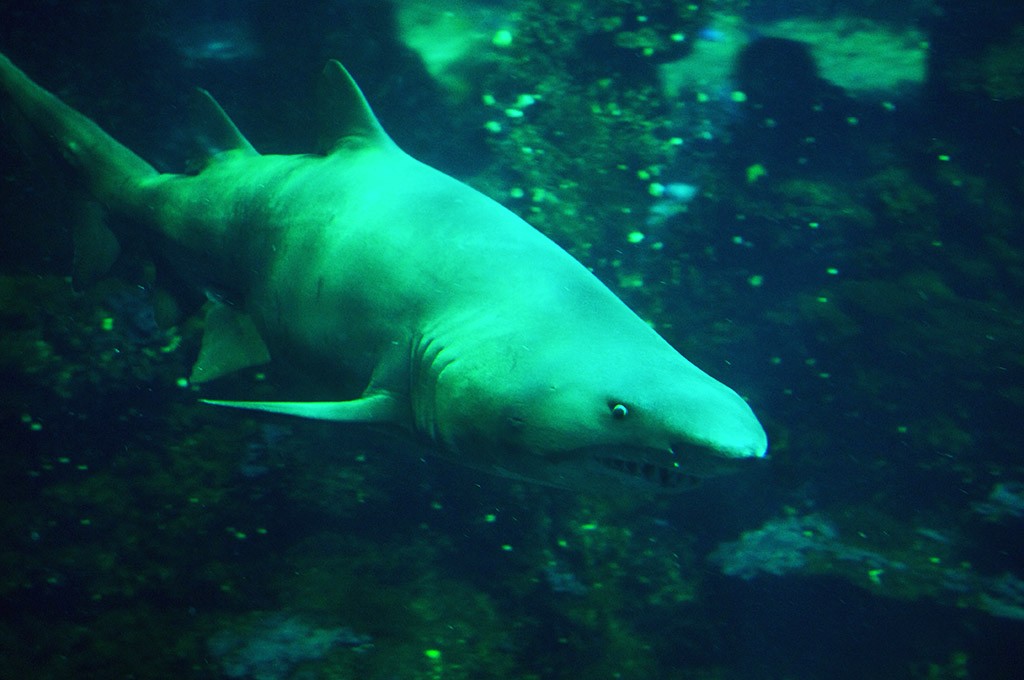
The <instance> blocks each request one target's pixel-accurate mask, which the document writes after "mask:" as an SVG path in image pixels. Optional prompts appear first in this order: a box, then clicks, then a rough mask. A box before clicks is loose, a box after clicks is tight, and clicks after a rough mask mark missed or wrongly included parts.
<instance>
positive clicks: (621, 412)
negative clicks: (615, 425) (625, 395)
mask: <svg viewBox="0 0 1024 680" xmlns="http://www.w3.org/2000/svg"><path fill="white" fill-rule="evenodd" d="M628 414H629V409H628V408H626V405H625V404H612V418H615V420H622V419H623V418H625V417H626V416H627V415H628Z"/></svg>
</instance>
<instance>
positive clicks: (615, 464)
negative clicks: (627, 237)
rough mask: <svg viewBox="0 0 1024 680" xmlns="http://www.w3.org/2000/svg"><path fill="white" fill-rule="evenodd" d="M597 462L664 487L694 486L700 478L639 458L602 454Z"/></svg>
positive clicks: (681, 487) (618, 471) (698, 482)
mask: <svg viewBox="0 0 1024 680" xmlns="http://www.w3.org/2000/svg"><path fill="white" fill-rule="evenodd" d="M596 460H597V462H598V463H600V464H601V465H603V466H605V467H606V468H608V469H610V470H613V471H615V472H617V473H619V474H623V475H628V476H630V477H633V478H635V479H639V480H643V481H645V482H647V483H649V484H652V485H655V486H658V487H661V488H662V489H683V488H692V487H694V486H697V485H698V484H700V478H699V477H696V476H694V475H690V474H687V473H685V472H681V471H679V470H676V469H673V468H670V467H665V466H662V465H655V464H654V463H647V462H643V461H637V460H627V459H624V458H612V457H605V456H600V457H598V458H596Z"/></svg>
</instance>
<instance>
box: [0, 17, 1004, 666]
mask: <svg viewBox="0 0 1024 680" xmlns="http://www.w3.org/2000/svg"><path fill="white" fill-rule="evenodd" d="M0 50H2V51H3V52H4V53H6V54H7V55H8V56H10V57H11V58H12V60H13V61H14V62H15V63H16V64H18V65H19V66H20V67H21V68H23V69H24V70H25V71H26V72H27V73H28V74H29V75H30V76H32V77H33V78H35V79H36V80H37V81H38V82H40V84H42V85H43V86H44V87H47V88H48V89H50V90H51V91H53V92H55V93H56V94H58V95H59V96H60V97H62V98H63V99H64V100H65V101H67V102H68V103H69V104H71V105H73V106H75V107H76V108H78V109H79V110H81V111H83V112H84V113H86V114H87V115H89V116H90V117H92V118H93V119H94V120H96V121H97V122H98V123H99V124H100V125H102V126H103V127H104V128H105V129H106V130H108V131H109V132H111V133H112V134H113V135H114V136H115V137H116V138H117V139H118V140H120V141H121V142H123V143H125V144H126V145H127V146H128V147H130V148H132V149H134V150H135V151H137V152H139V153H140V154H141V155H142V156H143V157H144V158H146V159H147V160H148V161H150V162H151V163H153V164H154V165H155V166H157V167H158V168H159V169H161V170H167V171H180V170H182V169H183V168H185V167H186V166H187V163H188V159H189V150H190V145H191V143H192V133H191V132H190V129H189V124H188V116H187V105H186V101H187V98H188V96H189V93H190V92H191V90H192V88H194V87H195V86H197V85H198V86H202V87H204V88H206V89H208V90H210V91H211V92H212V93H213V94H214V95H215V96H216V97H217V99H218V100H219V101H220V102H221V104H222V105H223V106H224V108H225V109H226V110H227V111H228V112H229V113H230V115H231V116H232V118H233V119H234V120H235V121H236V123H237V124H238V126H239V128H240V129H241V130H242V131H243V132H244V133H245V134H246V136H247V137H248V138H249V139H250V140H251V141H252V142H253V144H254V145H255V146H256V148H257V149H259V150H261V151H263V152H274V153H304V152H309V151H311V150H313V149H315V148H316V136H317V131H316V126H315V125H313V124H312V121H313V120H314V119H315V104H314V101H315V82H316V76H317V75H318V73H319V72H320V69H321V68H322V66H323V64H324V63H325V62H326V60H327V59H329V58H337V59H339V60H341V61H342V62H343V63H344V64H345V65H346V66H347V67H348V69H349V70H350V71H351V72H352V73H353V75H354V76H355V78H356V80H357V81H358V82H359V83H360V85H361V87H362V88H363V90H364V92H365V94H366V96H367V98H368V99H369V101H370V102H371V104H372V105H373V107H374V109H375V111H376V113H377V114H378V116H379V117H380V119H381V122H382V123H383V125H384V127H385V129H387V130H388V132H389V133H390V134H391V135H392V137H393V138H394V139H395V140H396V141H397V142H398V144H399V145H400V146H402V147H403V148H404V149H405V150H406V151H408V152H409V153H410V154H412V155H413V156H414V157H416V158H418V159H420V160H423V161H425V162H427V163H429V164H431V165H433V166H435V167H438V168H440V169H442V170H443V171H445V172H447V173H449V174H452V175H453V176H455V177H457V178H459V179H461V180H463V181H465V182H467V183H469V184H470V185H472V186H474V187H476V188H478V189H480V190H481V191H483V192H484V193H486V194H488V195H490V196H492V197H494V198H496V199H498V200H499V201H500V202H502V203H503V204H504V205H505V206H507V207H508V208H510V209H511V210H513V211H515V212H516V213H518V214H520V215H521V216H522V217H524V218H525V219H526V220H527V221H529V222H530V223H531V224H533V225H534V226H536V227H537V228H538V229H540V230H541V231H543V232H544V233H545V234H547V235H548V236H550V237H551V238H553V239H554V240H555V241H556V242H558V243H559V244H560V245H561V246H563V247H564V248H566V249H567V250H568V251H570V252H571V253H572V254H573V255H574V256H576V257H577V258H578V259H579V260H581V261H582V262H583V263H584V264H586V265H587V266H588V267H590V268H591V269H592V270H593V271H594V272H595V273H596V274H597V275H598V276H599V277H600V278H601V279H602V280H603V281H604V282H605V283H607V284H608V285H609V286H610V287H611V288H612V289H613V290H614V291H615V292H616V294H618V295H619V296H620V297H622V298H623V299H624V300H625V301H626V302H627V303H628V304H629V305H630V306H631V307H632V308H633V309H634V310H636V311H637V312H638V313H639V314H640V315H641V316H642V317H643V318H645V319H647V320H649V321H650V322H651V323H652V324H653V325H654V326H655V327H656V328H657V329H658V331H659V332H660V333H661V334H662V335H663V336H664V337H666V338H667V339H668V340H669V341H670V342H671V343H672V344H673V345H674V346H675V347H676V348H677V349H679V350H680V351H681V352H682V353H683V354H684V355H685V356H686V357H687V358H689V359H690V360H692V361H693V362H694V363H696V364H697V365H698V366H700V367H701V368H703V369H705V370H706V371H708V372H709V373H710V374H711V375H713V376H715V377H716V378H718V379H720V380H722V381H723V382H725V383H726V384H728V385H730V386H732V387H733V388H735V389H737V391H739V392H740V393H741V394H742V395H743V396H744V397H746V398H747V399H748V400H749V402H750V404H751V406H752V407H753V408H754V410H755V412H756V413H757V414H758V416H759V418H760V419H761V421H762V422H763V423H764V425H765V428H766V429H767V431H768V434H769V439H770V442H771V444H770V456H769V459H768V460H767V461H753V462H751V464H750V465H749V466H747V468H746V469H745V470H744V471H742V472H739V473H737V474H735V475H732V476H728V477H721V478H717V479H714V480H710V481H708V482H706V483H705V484H704V485H703V486H701V487H699V488H697V489H694V490H691V491H688V492H686V493H683V494H680V495H671V496H658V497H632V496H630V495H629V494H626V493H624V494H621V495H619V496H612V497H609V496H604V495H589V494H585V493H578V492H571V491H564V490H557V489H548V488H544V487H539V486H532V485H527V484H522V483H519V482H515V481H511V480H508V479H502V478H499V477H492V476H488V475H485V474H483V473H478V472H475V471H473V470H469V469H464V468H461V467H458V466H455V465H451V464H449V463H446V462H443V461H440V460H437V459H434V458H431V457H429V456H424V455H423V453H422V451H419V450H415V449H412V448H411V447H410V446H408V445H407V444H405V443H404V442H402V441H392V440H391V439H389V438H382V437H381V436H380V435H379V434H378V433H374V432H372V431H368V430H360V429H357V428H345V427H339V426H336V425H331V424H325V423H316V422H306V421H296V420H289V419H285V418H280V417H272V416H260V415H251V414H246V413H240V412H235V411H227V412H226V411H223V410H218V409H212V408H210V407H208V406H204V405H202V404H199V403H198V402H197V399H198V397H199V396H201V393H200V392H199V391H198V390H196V389H193V388H192V387H190V386H189V385H188V384H187V382H186V381H185V380H184V376H187V375H188V373H189V369H190V366H191V364H192V362H193V361H194V360H195V356H196V353H197V351H198V347H199V337H200V335H201V320H200V317H199V316H198V314H197V311H198V303H199V302H201V299H198V297H197V295H196V293H195V291H192V290H190V289H188V288H187V286H185V284H183V283H182V282H181V281H179V280H176V279H175V278H174V277H173V276H172V275H171V274H170V273H169V272H167V271H165V269H166V268H161V267H159V266H154V265H153V264H152V261H151V260H150V258H149V255H148V253H147V252H146V249H145V244H140V245H139V246H138V247H137V248H135V249H133V250H131V251H130V252H128V253H126V255H125V257H123V258H122V262H121V263H119V265H118V268H117V269H116V270H115V272H114V273H113V275H112V276H111V277H109V278H107V279H105V280H103V281H101V282H100V283H98V284H97V285H95V286H92V287H90V288H88V289H86V290H83V291H74V290H73V289H72V287H71V283H70V279H69V278H68V276H69V273H70V269H71V259H72V245H71V237H70V231H71V228H72V225H73V224H75V220H76V219H81V216H78V215H76V214H75V211H74V208H73V206H74V201H73V193H74V191H73V190H72V188H70V185H69V182H68V177H67V172H66V170H65V169H64V168H62V167H61V166H60V165H59V164H56V163H53V162H52V161H50V160H49V159H48V158H44V157H42V156H40V155H39V154H33V153H31V152H26V151H23V150H22V149H21V148H20V147H19V146H18V145H17V144H16V143H15V141H14V140H15V136H14V135H12V134H7V133H8V132H12V131H11V130H8V129H7V128H6V127H5V126H0V129H4V132H3V133H0V170H2V174H0V539H2V543H0V546H2V547H0V677H2V678H225V677H226V678H255V679H258V680H273V679H284V678H303V679H306V678H367V679H374V680H376V679H381V680H384V679H391V678H400V679H414V678H417V679H418V678H423V679H428V678H429V679H432V680H440V679H442V678H444V679H445V680H455V679H458V678H524V679H526V678H667V679H684V678H685V679H689V678H694V679H700V680H714V679H718V678H722V679H733V678H739V679H745V678H779V679H783V678H786V679H812V678H922V679H925V678H927V679H934V680H946V679H953V678H1020V677H1024V670H1022V668H1024V665H1022V660H1024V651H1022V650H1024V458H1022V454H1021V440H1022V437H1021V435H1022V433H1024V427H1022V424H1021V419H1022V415H1024V408H1022V407H1024V309H1022V304H1021V303H1022V293H1024V231H1022V225H1024V220H1022V216H1024V132H1022V126H1024V7H1022V6H1021V5H1019V3H1012V2H995V1H993V2H954V1H953V0H927V1H926V0H908V1H907V2H904V3H893V2H877V1H874V0H846V1H845V2H840V1H836V2H822V1H814V2H812V1H811V0H788V1H775V0H749V1H745V2H741V1H728V0H718V1H715V2H685V1H677V0H648V1H644V2H641V1H633V0H589V1H586V2H580V1H574V0H566V1H558V0H491V1H487V0H463V1H461V2H439V1H431V0H395V1H394V2H386V1H384V0H376V1H373V2H370V1H356V0H348V1H346V0H333V1H329V0H309V1H304V2H298V3H282V2H269V1H266V0H232V1H228V2H219V3H213V2H209V1H207V2H197V1H193V0H185V1H176V2H169V1H167V0H152V1H144V0H137V1H129V2H116V3H115V2H70V1H65V2H60V1H58V0H50V1H48V2H39V1H33V2H28V1H21V0H0ZM401 190H402V187H400V186H396V187H394V191H396V192H399V191H401ZM394 256H395V258H400V257H401V253H395V254H394ZM285 380H286V376H284V375H281V374H279V373H275V367H274V366H272V365H271V366H267V367H264V368H261V369H260V370H254V371H247V372H245V374H244V375H241V376H239V377H238V378H231V379H227V381H226V382H227V384H226V387H223V388H222V389H224V390H225V392H230V390H231V385H232V381H235V383H234V384H236V385H239V386H247V385H251V384H253V383H254V382H258V383H266V384H267V385H275V384H277V383H281V382H284V381H285Z"/></svg>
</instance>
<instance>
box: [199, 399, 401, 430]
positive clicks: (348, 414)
mask: <svg viewBox="0 0 1024 680" xmlns="http://www.w3.org/2000/svg"><path fill="white" fill-rule="evenodd" d="M200 401H202V402H203V403H204V404H213V405H214V406H228V407H230V408H244V409H249V410H252V411H266V412H267V413H281V414H284V415H287V416H299V417H300V418H313V419H316V420H334V421H343V422H363V423H390V422H399V420H400V407H399V404H398V400H397V399H395V397H394V396H393V395H391V394H389V393H386V392H378V393H376V394H373V395H370V396H365V397H361V398H359V399H352V400H350V401H220V400H218V399H200Z"/></svg>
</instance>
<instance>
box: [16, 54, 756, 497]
mask: <svg viewBox="0 0 1024 680" xmlns="http://www.w3.org/2000/svg"><path fill="white" fill-rule="evenodd" d="M323 81H324V92H325V102H326V104H325V111H326V113H327V115H326V120H327V123H326V125H325V134H324V144H323V148H322V150H321V151H322V152H321V153H320V154H317V155H303V156H272V155H260V154H259V153H257V152H256V151H255V150H254V149H253V148H252V146H251V145H250V144H249V143H248V142H247V141H246V140H245V139H244V138H243V137H242V135H241V134H240V133H239V132H238V130H237V129H236V128H235V126H234V125H233V124H232V123H231V121H230V120H229V119H228V118H227V116H226V115H224V113H223V111H222V110H221V109H220V107H219V106H217V104H216V103H215V102H214V101H213V100H212V98H210V97H209V95H208V94H206V93H203V92H201V93H200V95H199V103H200V110H201V111H204V112H205V118H206V119H207V125H206V127H207V139H208V141H210V142H211V144H212V145H213V146H214V147H215V148H214V149H213V151H214V152H213V153H211V156H210V158H209V159H208V161H207V163H206V165H205V167H204V168H203V169H202V170H201V171H200V172H198V173H197V174H194V175H177V174H166V173H158V172H157V171H156V170H154V169H153V168H152V167H151V166H150V165H148V164H147V163H146V162H145V161H143V160H142V159H140V158H139V157H138V156H136V155H135V154H134V153H132V152H131V151H129V150H128V149H126V148H125V147H123V146H122V145H120V144H119V143H117V142H116V141H115V140H113V139H112V138H111V137H110V136H108V135H107V134H106V133H104V132H103V131H102V130H101V129H100V128H99V127H98V126H96V125H95V124H94V123H93V122H92V121H90V120H89V119H87V118H86V117H84V116H82V115H81V114H79V113H77V112H76V111H74V110H73V109H71V108H69V107H67V106H66V105H65V104H63V103H61V102H60V101H59V100H57V99H56V98H55V97H53V96H52V95H50V94H49V93H48V92H46V91H45V90H43V89H41V88H40V87H39V86H37V85H35V84H34V83H33V82H32V81H31V80H30V79H29V78H28V77H27V76H25V75H24V74H23V73H22V72H21V71H19V70H18V69H17V68H16V67H14V66H13V65H12V64H11V63H10V61H9V60H7V59H6V58H3V57H0V96H2V97H4V98H5V99H7V102H8V103H9V104H13V105H14V108H15V109H17V110H19V111H21V112H22V113H23V114H25V116H26V118H27V119H28V120H29V121H30V123H31V125H32V126H34V127H35V128H36V129H37V130H38V131H39V132H41V133H43V134H44V135H46V136H47V138H48V139H49V140H50V141H51V143H52V145H53V147H54V148H56V149H58V150H59V151H60V152H61V153H62V154H63V156H64V157H65V158H66V159H67V160H68V161H69V162H70V163H71V164H72V165H73V166H74V167H75V168H77V169H78V171H79V172H80V173H81V176H82V177H83V178H84V181H85V185H86V188H87V189H88V191H89V192H90V193H91V194H92V195H93V196H94V197H95V199H96V200H97V201H98V202H99V203H101V204H102V205H103V206H104V207H105V209H106V210H108V211H111V212H116V213H123V214H124V215H126V216H128V217H130V218H131V219H132V220H133V221H135V222H137V223H139V224H141V225H143V226H144V228H147V229H150V230H152V231H153V232H155V233H156V234H158V235H159V236H160V238H161V239H162V241H163V242H164V243H166V244H167V247H168V248H169V249H172V250H173V251H175V252H176V253H177V254H178V259H179V260H183V261H185V262H187V266H188V268H189V270H190V274H191V275H192V276H193V277H195V276H198V277H199V278H200V279H201V280H202V281H203V283H204V284H205V285H209V286H211V287H213V288H216V289H220V290H224V291H229V292H230V299H232V300H235V301H237V302H238V305H237V306H235V307H231V306H226V305H220V306H216V307H214V309H213V310H212V312H210V314H209V315H208V317H207V329H206V335H205V336H204V340H203V347H202V350H201V352H200V357H199V360H198V362H197V364H196V366H195V368H194V370H193V376H192V379H193V381H194V382H204V381H207V380H211V379H213V378H216V377H218V376H220V375H223V374H224V373H227V372H230V371H232V370H235V369H237V368H240V367H244V366H247V365H251V364H254V363H256V362H259V361H263V360H267V359H269V358H273V359H286V360H289V362H290V363H292V364H294V365H300V366H305V367H307V368H309V369H311V370H312V371H314V372H315V373H316V374H317V376H318V377H319V378H321V379H324V378H326V379H328V380H335V381H336V384H337V385H338V386H339V394H338V401H330V402H238V401H235V402H226V401H210V402H209V403H215V404H221V405H225V406H235V407H241V408H249V409H257V410H262V411H270V412H276V413H285V414H291V415H296V416H303V417H310V418H320V419H324V420H333V421H349V422H356V421H358V422H372V423H384V424H389V425H393V426H395V427H397V428H401V429H404V430H407V431H409V432H411V433H413V434H414V435H415V436H417V437H418V438H419V439H421V440H425V441H427V442H429V443H430V445H431V446H433V448H435V449H436V450H437V451H438V452H439V453H441V454H442V455H445V456H447V457H450V458H452V459H454V460H457V461H459V462H462V463H465V464H468V465H471V466H473V467H477V468H481V469H486V470H489V471H492V472H496V473H499V474H505V475H508V476H511V477H516V478H522V479H528V480H534V481H538V482H541V483H546V484H552V485H556V486H562V487H569V488H585V487H591V486H605V485H606V484H607V483H608V482H614V483H619V482H624V483H626V484H627V485H633V486H638V487H641V488H650V489H655V490H658V489H676V488H681V487H685V486H686V485H687V483H688V482H690V481H691V480H693V479H694V478H697V477H701V476H706V475H710V474H716V473H718V472H720V471H723V470H725V469H729V468H731V467H732V465H731V463H733V462H735V461H736V460H737V459H741V458H750V457H755V458H756V457H762V456H764V455H765V452H766V449H767V439H766V437H765V433H764V430H763V429H762V427H761V425H760V424H759V423H758V421H757V419H756V418H755V416H754V415H753V413H752V412H751V410H750V408H749V407H748V406H747V404H746V403H745V402H744V400H743V399H741V398H740V397H739V396H738V395H737V394H736V393H735V392H733V391H732V390H731V389H729V388H728V387H726V386H724V385H722V384H721V383H719V382H717V381H716V380H714V379H713V378H711V377H709V376H708V375H707V374H705V373H704V372H702V371H700V370H699V369H698V368H696V367H695V366H694V365H693V364H691V363H690V362H688V361H687V360H686V359H685V358H683V357H682V356H681V355H680V354H679V353H678V352H677V351H676V350H674V349H673V348H672V347H671V346H670V345H669V344H668V343H667V342H666V341H665V340H663V339H662V338H661V337H660V336H659V335H658V334H657V333H656V332H655V331H654V330H653V329H652V328H651V327H650V326H649V325H648V324H647V323H645V322H644V321H643V320H641V319H640V318H639V317H637V316H636V314H634V313H633V312H632V311H630V309H629V308H628V307H627V306H626V305H625V304H624V303H622V302H621V301H620V300H619V299H618V298H617V297H616V296H615V295H614V294H613V293H612V292H611V291H610V290H609V289H608V288H607V287H605V286H604V285H603V284H602V283H601V282H600V281H599V280H598V279H597V278H596V277H594V276H593V275H592V274H591V273H590V272H589V271H588V270H587V269H586V268H584V267H583V266H582V265H580V264H579V263H578V262H577V261H575V260H574V259H573V258H572V257H571V256H569V255H568V254H567V253H566V252H565V251H564V250H562V249H561V248H559V247H558V246H557V245H555V244H554V243H553V242H552V241H550V240H549V239H547V238H546V237H545V236H543V235H542V234H540V233H539V232H538V231H536V230H535V229H533V228H532V227H530V226H529V225H528V224H526V223H525V222H523V221H522V220H521V219H519V218H518V217H517V216H515V215H514V214H513V213H512V212H510V211H508V210H507V209H505V208H503V207H502V206H501V205H499V204H498V203H496V202H494V201H492V200H490V199H489V198H487V197H485V196H483V195H482V194H480V193H478V192H476V191H475V190H473V189H471V188H469V187H468V186H466V185H464V184H462V183H460V182H458V181H456V180H455V179H453V178H451V177H449V176H447V175H445V174H443V173H441V172H439V171H437V170H435V169H433V168H430V167H428V166H426V165H424V164H422V163H419V162H418V161H416V160H414V159H413V158H411V157H409V156H408V155H406V154H405V153H403V152H402V151H401V150H400V149H399V148H398V147H397V146H396V145H395V144H394V143H393V142H392V141H391V140H390V138H389V137H388V136H387V135H386V134H385V132H384V131H383V129H382V128H381V127H380V125H379V123H378V122H377V120H376V118H375V117H374V115H373V113H372V112H371V110H370V108H369V106H368V105H367V103H366V100H365V99H364V97H363V95H362V93H361V92H360V91H359V89H358V87H357V86H356V84H355V82H354V81H353V80H352V78H351V77H350V76H349V74H348V73H347V72H346V71H345V70H344V68H343V67H342V66H341V65H340V64H339V63H338V62H334V61H332V62H330V63H329V64H328V65H327V67H326V68H325V71H324V76H323ZM84 231H86V232H97V231H101V230H98V229H87V230H84ZM92 236H93V239H94V240H95V239H96V238H97V235H96V234H95V233H93V234H92ZM88 237H89V234H88V233H86V235H85V236H84V237H83V238H88ZM99 240H101V241H102V240H109V238H108V237H106V236H102V237H101V238H99ZM94 250H95V249H94ZM93 268H94V269H95V267H93ZM353 384H358V385H360V387H359V388H357V392H356V393H351V394H346V393H344V392H343V391H342V390H343V389H344V386H351V385H353Z"/></svg>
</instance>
